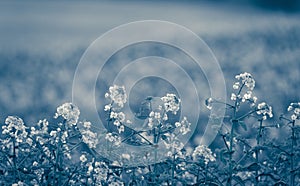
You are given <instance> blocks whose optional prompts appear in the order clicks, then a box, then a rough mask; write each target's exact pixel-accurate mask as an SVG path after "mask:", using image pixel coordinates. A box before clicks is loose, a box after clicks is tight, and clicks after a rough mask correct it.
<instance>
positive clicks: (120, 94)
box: [105, 85, 127, 108]
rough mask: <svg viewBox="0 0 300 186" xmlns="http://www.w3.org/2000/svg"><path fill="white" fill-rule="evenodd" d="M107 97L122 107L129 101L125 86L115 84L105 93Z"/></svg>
mask: <svg viewBox="0 0 300 186" xmlns="http://www.w3.org/2000/svg"><path fill="white" fill-rule="evenodd" d="M105 97H106V98H107V99H110V100H111V101H113V102H114V103H115V104H117V106H118V107H120V108H122V107H124V104H125V103H126V101H127V95H126V91H125V87H124V86H117V85H114V86H111V87H109V92H108V93H106V94H105Z"/></svg>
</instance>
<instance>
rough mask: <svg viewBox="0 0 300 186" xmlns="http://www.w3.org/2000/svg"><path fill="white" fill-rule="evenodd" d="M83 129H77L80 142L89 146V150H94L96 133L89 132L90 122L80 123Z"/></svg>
mask: <svg viewBox="0 0 300 186" xmlns="http://www.w3.org/2000/svg"><path fill="white" fill-rule="evenodd" d="M82 125H83V127H82V128H80V129H79V131H80V133H81V135H82V137H81V139H82V141H83V142H84V143H85V144H87V145H88V146H89V148H92V149H93V148H96V146H97V145H98V136H97V133H95V132H93V131H91V130H90V128H91V125H92V124H91V122H88V121H85V122H83V123H82Z"/></svg>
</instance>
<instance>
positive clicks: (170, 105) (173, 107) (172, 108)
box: [161, 94, 181, 114]
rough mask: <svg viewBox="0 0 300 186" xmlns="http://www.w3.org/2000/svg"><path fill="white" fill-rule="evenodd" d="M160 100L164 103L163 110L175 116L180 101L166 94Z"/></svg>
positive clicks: (172, 95) (174, 96)
mask: <svg viewBox="0 0 300 186" xmlns="http://www.w3.org/2000/svg"><path fill="white" fill-rule="evenodd" d="M161 100H162V101H163V102H164V109H165V111H166V112H172V113H173V114H176V113H177V111H178V110H179V108H180V102H181V100H180V99H179V98H178V97H177V96H176V95H175V94H167V95H166V96H164V97H162V98H161Z"/></svg>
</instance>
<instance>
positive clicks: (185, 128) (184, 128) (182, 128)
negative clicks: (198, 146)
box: [175, 117, 191, 135]
mask: <svg viewBox="0 0 300 186" xmlns="http://www.w3.org/2000/svg"><path fill="white" fill-rule="evenodd" d="M175 126H176V128H178V129H179V132H180V133H181V134H182V135H185V134H187V133H188V132H190V131H191V128H190V127H191V123H190V122H189V121H188V120H187V118H186V117H183V119H182V121H181V122H176V123H175Z"/></svg>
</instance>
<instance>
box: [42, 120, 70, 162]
mask: <svg viewBox="0 0 300 186" xmlns="http://www.w3.org/2000/svg"><path fill="white" fill-rule="evenodd" d="M60 126H62V124H61V125H60ZM60 126H59V127H57V129H56V130H51V131H50V137H51V138H50V144H51V145H53V146H55V145H56V144H58V146H59V148H61V150H63V152H64V156H65V157H67V158H68V159H71V158H72V156H71V153H70V148H69V145H68V137H69V133H68V131H67V130H62V129H61V128H60ZM44 150H45V152H48V156H50V154H49V150H48V149H47V148H45V149H44Z"/></svg>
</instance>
